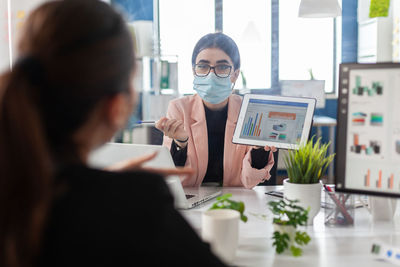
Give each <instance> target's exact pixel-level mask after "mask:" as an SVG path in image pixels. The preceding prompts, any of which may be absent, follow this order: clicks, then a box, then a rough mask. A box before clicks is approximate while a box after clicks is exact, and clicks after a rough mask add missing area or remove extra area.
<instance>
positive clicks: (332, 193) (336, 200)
mask: <svg viewBox="0 0 400 267" xmlns="http://www.w3.org/2000/svg"><path fill="white" fill-rule="evenodd" d="M324 188H325V190H326V191H327V193H328V195H329V196H330V197H331V199H332V200H333V202H335V204H336V206H338V208H339V210H340V212H341V213H342V214H343V216H344V217H345V218H346V220H347V222H348V223H349V224H352V223H353V218H352V217H351V216H350V214H349V213H348V212H347V210H346V208H345V207H343V205H342V204H341V203H340V201H339V199H338V198H337V197H336V196H335V193H334V192H333V191H332V189H331V188H330V187H328V186H326V185H324Z"/></svg>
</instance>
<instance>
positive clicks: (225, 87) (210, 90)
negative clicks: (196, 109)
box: [193, 72, 232, 104]
mask: <svg viewBox="0 0 400 267" xmlns="http://www.w3.org/2000/svg"><path fill="white" fill-rule="evenodd" d="M193 89H194V90H195V91H196V92H197V94H199V96H200V97H201V98H202V99H203V100H204V101H206V102H208V103H211V104H219V103H221V102H223V101H224V100H225V99H227V98H228V97H229V96H230V95H231V93H232V82H231V77H230V76H228V77H226V78H220V77H217V76H216V75H215V74H214V72H210V73H209V74H208V75H207V76H205V77H199V76H196V75H195V76H194V81H193Z"/></svg>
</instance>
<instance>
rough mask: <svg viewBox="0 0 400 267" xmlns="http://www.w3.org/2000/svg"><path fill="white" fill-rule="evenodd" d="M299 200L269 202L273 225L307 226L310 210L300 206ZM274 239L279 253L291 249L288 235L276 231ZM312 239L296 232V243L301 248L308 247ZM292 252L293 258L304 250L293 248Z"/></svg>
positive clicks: (274, 244)
mask: <svg viewBox="0 0 400 267" xmlns="http://www.w3.org/2000/svg"><path fill="white" fill-rule="evenodd" d="M298 202H299V201H298V200H289V199H282V200H279V201H269V202H268V206H269V209H270V210H271V212H272V214H273V220H272V221H273V223H274V224H278V225H291V226H293V227H295V228H296V227H297V226H298V225H306V223H307V219H308V212H309V209H304V208H303V207H301V206H298V205H297V203H298ZM272 239H273V240H274V242H273V244H272V245H273V246H275V250H276V252H277V253H282V252H283V251H285V250H286V249H288V248H289V243H290V237H289V235H288V234H287V233H285V232H283V233H281V232H279V231H275V232H274V234H273V237H272ZM310 240H311V238H310V236H309V235H308V234H307V233H306V232H301V231H296V234H295V237H294V240H293V241H294V242H295V243H296V244H298V245H300V246H302V245H307V244H308V243H309V242H310ZM290 250H291V252H292V255H293V256H296V257H297V256H300V255H301V254H302V250H301V248H299V247H296V246H291V247H290Z"/></svg>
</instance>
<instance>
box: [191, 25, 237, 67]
mask: <svg viewBox="0 0 400 267" xmlns="http://www.w3.org/2000/svg"><path fill="white" fill-rule="evenodd" d="M207 48H218V49H221V50H222V51H224V52H225V53H226V54H227V55H228V56H229V57H230V58H231V60H232V62H233V67H234V69H235V70H237V69H240V54H239V48H238V47H237V45H236V43H235V41H233V39H232V38H231V37H229V36H228V35H226V34H223V33H221V32H216V33H209V34H206V35H204V36H203V37H201V38H200V40H199V41H198V42H197V43H196V45H195V47H194V49H193V53H192V66H194V65H195V64H196V58H197V55H198V54H199V53H200V52H201V51H203V50H204V49H207Z"/></svg>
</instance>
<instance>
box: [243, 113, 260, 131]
mask: <svg viewBox="0 0 400 267" xmlns="http://www.w3.org/2000/svg"><path fill="white" fill-rule="evenodd" d="M262 117H263V114H262V113H261V115H260V116H259V113H257V114H256V117H255V119H254V120H253V117H252V116H250V117H249V118H248V120H247V123H246V124H245V125H244V127H243V131H242V135H245V136H260V133H261V121H262ZM257 120H258V121H257Z"/></svg>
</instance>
